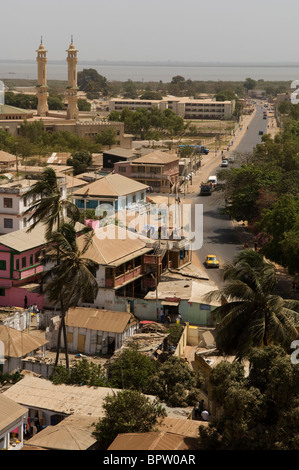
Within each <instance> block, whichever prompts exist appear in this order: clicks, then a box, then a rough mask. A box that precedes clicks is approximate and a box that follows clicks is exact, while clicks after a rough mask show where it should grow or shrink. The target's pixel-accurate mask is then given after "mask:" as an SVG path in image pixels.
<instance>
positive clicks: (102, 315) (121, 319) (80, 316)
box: [66, 307, 138, 333]
mask: <svg viewBox="0 0 299 470" xmlns="http://www.w3.org/2000/svg"><path fill="white" fill-rule="evenodd" d="M137 321H138V320H137V318H135V317H134V315H133V314H132V313H129V312H117V311H113V310H103V309H96V308H84V307H75V308H70V309H69V310H68V312H67V315H66V325H67V326H75V327H77V328H87V329H88V330H96V331H109V332H113V333H123V332H124V331H125V330H126V329H127V328H128V327H129V325H132V324H136V323H137Z"/></svg>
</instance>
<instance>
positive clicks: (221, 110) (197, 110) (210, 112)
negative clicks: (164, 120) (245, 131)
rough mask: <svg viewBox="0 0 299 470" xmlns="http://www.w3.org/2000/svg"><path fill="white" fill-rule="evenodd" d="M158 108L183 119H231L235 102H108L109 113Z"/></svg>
mask: <svg viewBox="0 0 299 470" xmlns="http://www.w3.org/2000/svg"><path fill="white" fill-rule="evenodd" d="M141 108H143V109H147V110H150V109H152V108H158V109H160V110H161V111H164V110H165V109H170V110H171V111H173V112H174V113H175V114H177V115H178V116H180V117H182V118H183V119H231V117H232V115H233V112H234V109H235V101H234V100H233V101H216V100H214V99H194V98H188V97H176V96H166V97H164V98H163V99H162V100H140V99H120V98H113V99H112V100H110V101H109V111H110V112H111V111H119V112H121V111H122V110H123V109H129V110H131V111H136V110H137V109H141Z"/></svg>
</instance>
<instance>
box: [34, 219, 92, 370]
mask: <svg viewBox="0 0 299 470" xmlns="http://www.w3.org/2000/svg"><path fill="white" fill-rule="evenodd" d="M92 236H93V231H91V230H88V229H87V231H86V233H85V234H83V235H81V236H80V237H84V239H83V242H84V243H83V246H82V249H81V250H79V248H78V244H77V234H76V231H75V229H74V227H73V225H71V224H68V223H64V224H63V225H60V228H59V231H55V232H52V234H51V236H50V238H49V242H48V244H47V246H46V248H45V251H44V254H43V261H44V263H45V264H47V263H51V264H52V267H50V268H49V269H48V270H46V271H45V272H44V274H43V277H42V286H43V291H44V292H45V294H46V295H47V297H48V299H49V301H51V302H53V303H54V304H58V305H59V306H60V311H61V323H60V328H59V333H58V341H57V353H56V360H55V366H57V364H58V358H59V352H60V348H61V332H63V337H64V348H65V358H66V367H67V368H68V367H69V361H68V351H67V338H66V326H65V316H66V312H67V310H68V309H69V308H70V307H76V306H77V305H78V303H79V302H84V301H85V302H93V301H94V299H95V298H96V296H97V293H98V283H97V280H96V278H95V275H96V270H97V268H98V263H96V262H95V261H93V260H91V259H89V258H86V257H85V256H84V255H85V253H86V250H87V249H88V246H89V244H90V242H91V239H92ZM57 246H59V263H58V264H57Z"/></svg>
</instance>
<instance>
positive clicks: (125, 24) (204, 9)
mask: <svg viewBox="0 0 299 470" xmlns="http://www.w3.org/2000/svg"><path fill="white" fill-rule="evenodd" d="M0 11H1V28H0V59H1V60H12V59H13V60H23V59H25V60H35V57H36V50H37V49H38V47H39V44H40V41H41V36H42V38H43V44H44V46H45V48H46V49H47V51H48V52H47V57H48V60H49V61H50V60H65V59H66V55H67V53H66V49H67V48H68V46H69V45H70V42H71V36H72V35H73V41H74V44H75V46H76V48H77V49H78V50H79V52H78V57H79V59H80V60H81V61H96V60H107V61H137V62H139V61H149V62H166V61H179V62H224V63H227V62H237V63H238V62H251V63H252V62H259V63H265V62H277V63H278V62H279V63H281V62H298V63H299V48H298V42H299V41H298V39H297V38H298V33H297V31H298V18H299V2H298V0H283V1H282V0H250V1H249V0H247V1H244V0H206V1H202V0H84V1H82V0H72V1H71V0H51V1H49V2H46V1H44V0H9V1H5V2H2V4H1V10H0Z"/></svg>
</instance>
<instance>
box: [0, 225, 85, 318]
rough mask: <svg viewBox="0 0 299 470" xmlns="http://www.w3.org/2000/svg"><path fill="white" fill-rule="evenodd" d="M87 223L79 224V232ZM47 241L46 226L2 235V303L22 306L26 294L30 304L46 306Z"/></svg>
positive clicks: (0, 268) (0, 297)
mask: <svg viewBox="0 0 299 470" xmlns="http://www.w3.org/2000/svg"><path fill="white" fill-rule="evenodd" d="M83 227H84V226H83V225H81V224H79V223H78V224H77V225H76V230H77V231H78V232H79V231H80V230H81V229H82V228H83ZM46 243H47V240H46V237H45V226H44V225H43V224H38V225H37V226H36V227H35V228H34V229H33V230H32V231H31V232H30V233H29V232H27V229H26V228H23V229H21V230H16V231H14V232H11V233H7V234H5V235H2V236H0V306H1V307H6V306H16V307H23V306H24V300H25V296H26V297H27V303H28V306H29V305H33V304H34V303H36V304H37V306H38V308H39V310H41V309H42V308H43V307H44V297H43V295H42V294H41V292H40V287H39V284H40V279H41V273H42V272H43V271H44V265H43V262H42V260H41V259H40V254H41V250H42V249H43V247H44V246H45V244H46Z"/></svg>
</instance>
